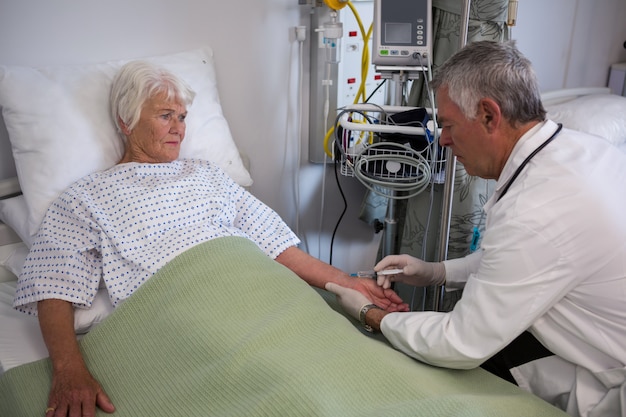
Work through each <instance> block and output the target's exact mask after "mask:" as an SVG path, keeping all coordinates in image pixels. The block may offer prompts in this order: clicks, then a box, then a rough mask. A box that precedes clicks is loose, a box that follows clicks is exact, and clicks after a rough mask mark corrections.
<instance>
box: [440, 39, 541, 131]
mask: <svg viewBox="0 0 626 417" xmlns="http://www.w3.org/2000/svg"><path fill="white" fill-rule="evenodd" d="M432 85H433V88H434V89H435V90H440V89H441V88H444V87H445V88H447V89H448V91H447V93H448V96H449V97H450V100H452V102H454V103H455V104H456V105H457V106H459V108H460V109H461V112H463V114H464V115H465V117H467V118H468V119H474V118H475V117H476V115H477V111H478V104H479V101H480V100H481V99H483V98H490V99H492V100H494V101H496V103H498V105H499V106H500V110H501V112H502V115H503V116H504V118H505V119H507V120H508V121H509V122H510V123H511V124H512V125H514V126H515V125H517V124H518V123H519V124H523V123H527V122H530V121H543V120H544V119H545V117H546V111H545V109H544V107H543V104H542V103H541V93H540V90H539V83H538V82H537V77H536V75H535V71H534V70H533V68H532V64H531V63H530V61H529V60H528V59H527V58H526V57H524V55H522V53H521V52H520V51H519V50H518V49H517V48H516V46H515V41H508V42H493V41H478V42H472V43H469V44H468V45H466V46H465V47H464V48H462V49H461V50H460V51H458V52H457V53H456V54H454V55H453V56H452V57H450V58H449V59H448V60H447V61H446V62H445V63H444V64H443V65H442V66H440V67H439V68H438V69H437V71H436V73H435V77H434V80H433V83H432Z"/></svg>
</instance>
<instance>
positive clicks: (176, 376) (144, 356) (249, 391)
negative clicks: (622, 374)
mask: <svg viewBox="0 0 626 417" xmlns="http://www.w3.org/2000/svg"><path fill="white" fill-rule="evenodd" d="M80 346H81V349H82V351H83V354H84V356H85V358H86V362H87V365H88V367H89V369H90V370H91V371H92V373H93V375H94V376H95V377H96V378H97V379H98V380H99V381H100V382H101V384H102V385H103V387H104V389H105V390H106V391H107V393H108V394H109V396H110V397H111V399H112V400H113V402H114V404H115V405H116V407H117V412H116V413H115V416H117V417H143V416H145V417H148V416H149V417H154V416H167V417H173V416H180V417H192V416H202V417H206V416H220V417H224V416H233V417H241V416H246V417H249V416H269V417H274V416H288V417H297V416H329V417H338V416H355V417H356V416H359V417H362V416H411V417H413V416H437V417H440V416H476V417H486V416H494V417H496V416H497V417H502V416H524V417H528V416H542V417H546V416H562V415H564V414H563V413H562V412H560V411H558V410H556V409H555V408H553V407H552V406H549V405H548V404H547V403H544V402H543V401H541V400H540V399H538V398H536V397H533V396H532V395H530V394H527V393H525V392H523V391H522V390H520V389H518V388H517V387H515V386H513V385H511V384H508V383H506V382H504V381H502V380H500V379H498V378H496V377H493V376H491V375H490V374H488V373H486V372H484V371H482V370H480V369H477V370H473V371H453V370H445V369H439V368H435V367H431V366H428V365H424V364H422V363H419V362H416V361H414V360H412V359H410V358H408V357H407V356H405V355H403V354H401V353H399V352H397V351H395V350H394V349H392V348H390V347H389V346H388V345H387V344H385V343H383V342H381V341H378V340H375V339H372V338H370V337H367V336H365V335H364V334H362V333H361V332H360V331H359V330H358V329H356V328H355V327H354V325H353V324H352V323H351V322H350V321H349V320H347V319H346V318H345V317H344V316H342V315H341V314H339V313H337V312H336V311H334V310H333V309H332V308H329V306H328V304H327V303H326V302H325V301H324V299H323V298H322V297H321V296H320V294H319V293H318V292H316V291H315V290H314V289H312V288H311V287H309V286H308V285H307V284H306V283H304V282H303V281H302V280H300V279H299V278H298V277H296V276H295V275H294V274H293V273H292V272H291V271H289V270H288V269H286V268H284V267H283V266H281V265H280V264H278V263H276V262H274V261H272V260H271V259H269V258H268V257H267V256H265V255H264V254H263V253H262V252H261V251H259V250H258V248H257V247H256V246H255V245H254V244H253V243H251V242H249V241H248V240H245V239H242V238H220V239H216V240H213V241H210V242H207V243H205V244H202V245H199V246H197V247H195V248H193V249H190V250H188V251H187V252H185V253H184V254H182V255H180V256H179V257H178V258H176V259H175V260H173V261H172V262H170V263H169V264H168V265H166V266H165V267H164V268H162V269H161V271H160V272H158V273H157V274H156V275H155V276H154V277H153V278H152V279H150V280H149V281H148V282H146V283H145V284H144V285H143V286H142V287H141V288H139V290H138V291H137V292H136V293H135V294H134V295H133V296H132V297H131V298H130V299H128V300H127V301H126V302H124V303H123V304H122V305H121V306H120V307H118V309H117V310H116V311H115V312H114V313H113V314H112V315H111V316H110V317H109V318H108V319H107V320H105V321H104V322H103V323H101V324H100V325H99V326H98V327H97V328H96V329H94V330H92V331H91V332H90V333H89V334H88V335H86V336H85V337H84V338H83V339H82V340H81V342H80ZM50 378H51V369H50V363H49V361H48V360H47V359H46V360H41V361H38V362H34V363H31V364H27V365H23V366H20V367H17V368H13V369H11V370H10V371H8V372H7V373H6V374H4V375H3V376H2V377H1V378H0V416H3V417H9V416H10V417H21V416H24V417H33V416H39V415H43V414H44V410H45V408H46V405H47V395H48V390H49V386H50ZM98 415H99V416H104V415H106V414H105V413H103V412H99V414H98Z"/></svg>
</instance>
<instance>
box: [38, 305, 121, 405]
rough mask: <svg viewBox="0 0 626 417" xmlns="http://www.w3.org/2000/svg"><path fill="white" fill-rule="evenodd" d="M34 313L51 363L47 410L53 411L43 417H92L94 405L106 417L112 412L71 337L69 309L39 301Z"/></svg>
mask: <svg viewBox="0 0 626 417" xmlns="http://www.w3.org/2000/svg"><path fill="white" fill-rule="evenodd" d="M37 310H38V315H39V325H40V327H41V333H42V335H43V338H44V342H45V343H46V347H47V348H48V353H49V354H50V359H51V361H52V387H51V388H50V395H49V398H48V407H50V408H54V409H55V411H54V412H52V411H50V412H48V413H46V416H47V417H50V416H63V417H65V416H69V415H72V416H73V415H82V416H95V414H96V405H97V406H99V407H100V408H101V409H102V410H103V411H105V412H107V413H112V412H113V411H115V407H114V406H113V403H111V400H109V397H108V396H107V395H106V393H105V392H104V390H103V389H102V387H101V386H100V384H99V383H98V381H96V380H95V379H94V378H93V377H92V376H91V374H90V373H89V370H87V366H86V365H85V362H84V360H83V357H82V354H81V353H80V349H79V347H78V342H77V341H76V335H75V334H74V308H73V307H72V305H71V304H70V303H69V302H67V301H63V300H57V299H49V300H43V301H39V302H38V304H37ZM72 410H73V411H72ZM81 410H82V414H81ZM74 413H76V414H74Z"/></svg>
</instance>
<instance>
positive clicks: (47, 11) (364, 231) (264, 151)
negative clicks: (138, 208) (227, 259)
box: [0, 0, 626, 271]
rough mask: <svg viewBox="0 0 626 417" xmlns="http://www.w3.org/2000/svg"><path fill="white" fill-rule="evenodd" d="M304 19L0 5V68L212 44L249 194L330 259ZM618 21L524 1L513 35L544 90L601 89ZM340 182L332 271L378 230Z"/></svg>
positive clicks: (0, 136)
mask: <svg viewBox="0 0 626 417" xmlns="http://www.w3.org/2000/svg"><path fill="white" fill-rule="evenodd" d="M548 3H549V4H548ZM309 17H310V6H306V5H304V6H302V5H299V4H298V2H297V1H296V0H264V1H247V2H240V1H227V2H225V1H217V0H204V1H196V0H179V1H177V2H171V1H163V0H108V1H106V2H104V1H100V2H96V1H93V0H55V1H54V2H51V1H47V0H0V64H12V65H34V66H39V65H59V64H62V65H65V64H78V63H87V62H98V61H103V60H108V59H121V58H132V57H140V56H145V55H153V54H159V53H171V52H176V51H180V50H184V49H189V48H194V47H197V46H199V45H203V44H209V45H210V46H212V47H213V49H214V51H215V59H216V67H217V76H218V80H219V90H220V95H221V99H222V104H223V108H224V113H225V115H226V117H227V119H228V120H229V122H230V126H231V130H232V132H233V136H234V137H235V140H236V142H237V143H238V145H239V147H240V148H241V150H242V151H243V153H244V154H246V155H248V156H249V157H250V160H251V165H250V167H251V173H252V176H253V178H254V180H255V183H254V185H253V186H252V187H251V189H250V190H251V191H252V192H253V193H254V194H255V195H257V196H258V197H259V198H260V199H261V200H263V201H264V202H265V203H267V204H269V205H270V206H271V207H273V208H274V209H275V210H276V211H277V212H278V213H279V214H281V215H282V216H283V217H284V218H285V220H286V221H287V222H288V223H289V224H290V225H291V226H292V227H293V228H294V229H295V230H297V231H298V232H299V233H300V235H302V236H303V237H304V239H305V242H306V245H305V248H308V250H309V251H310V252H311V253H312V254H313V255H315V256H319V257H320V258H322V259H324V260H328V259H329V255H328V254H329V245H330V239H331V234H332V232H333V230H334V228H335V225H336V222H337V220H338V219H339V217H340V215H341V213H342V211H343V209H344V205H343V201H342V197H341V194H340V191H339V189H338V187H337V185H336V183H335V179H334V176H333V170H332V167H324V166H322V165H316V164H311V163H309V162H308V155H307V148H308V137H307V135H306V133H303V134H302V135H301V136H300V137H299V135H300V133H299V132H308V121H307V120H306V116H303V117H302V118H300V117H299V116H300V115H307V114H308V110H309V109H308V91H307V86H308V79H309V75H308V70H307V69H306V68H308V67H307V65H308V52H309V51H308V40H307V41H305V42H304V43H303V44H302V45H300V44H299V43H298V42H297V41H296V40H295V36H294V30H293V29H294V27H295V26H296V25H300V24H302V25H306V26H307V27H309V22H310V20H309ZM624 21H626V4H624V1H623V0H576V1H573V0H552V1H551V2H545V1H543V0H522V1H521V2H520V5H519V15H518V22H519V23H518V26H516V27H515V28H514V30H513V34H514V37H516V38H517V39H518V40H519V45H520V48H521V49H522V50H523V51H524V52H525V53H526V54H527V55H528V56H529V57H530V58H531V59H532V60H533V62H534V63H535V64H536V66H537V68H538V73H539V78H540V80H541V85H542V88H544V89H555V88H561V87H574V86H586V85H596V86H601V85H605V83H606V79H607V75H608V66H609V64H610V63H612V62H617V61H626V55H625V54H624V50H623V48H622V46H621V43H622V42H624V40H626V27H625V26H624V25H623V24H621V22H624ZM365 24H366V25H368V24H369V22H365ZM607 27H612V28H614V29H611V30H608V31H607V30H605V29H606V28H607ZM574 28H575V29H574ZM607 32H608V33H607ZM308 36H309V35H308ZM301 52H302V61H303V64H304V71H303V73H302V77H300V71H299V62H300V55H301ZM301 85H302V86H303V87H304V92H303V93H302V96H300V93H299V91H298V90H299V87H300V86H301ZM44 93H45V92H42V94H44ZM2 129H3V128H2V126H0V178H6V177H8V176H10V175H14V172H15V171H14V167H11V166H9V164H8V160H9V149H8V147H7V146H6V143H5V141H6V136H5V135H6V132H2ZM298 139H300V141H298ZM298 161H300V164H298V163H297V162H298ZM299 166H300V167H301V169H300V170H299V169H298V167H299ZM296 181H297V182H298V185H297V186H296ZM340 182H341V184H342V186H343V187H342V191H343V192H344V193H345V196H346V201H347V202H348V207H347V211H346V213H345V215H344V219H343V221H342V222H341V224H340V226H339V229H338V233H337V237H336V239H335V245H334V254H333V261H334V264H336V265H337V266H339V267H341V268H343V269H345V270H349V271H353V270H356V269H363V268H367V267H371V266H372V264H373V262H374V259H375V256H376V251H377V247H378V240H379V239H380V234H374V232H373V230H372V228H371V227H370V226H369V225H367V224H365V223H364V222H362V221H360V220H358V218H357V216H358V212H359V209H360V204H361V201H362V196H363V193H364V190H363V187H362V186H361V185H360V184H358V183H357V182H356V180H352V179H349V178H340ZM322 190H324V193H323V192H322ZM322 201H323V202H324V207H325V209H324V212H323V215H321V214H320V212H321V207H322ZM297 202H298V203H297ZM297 219H299V220H297ZM320 227H321V229H320ZM320 230H321V231H322V233H321V234H320Z"/></svg>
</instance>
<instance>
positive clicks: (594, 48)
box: [513, 0, 626, 91]
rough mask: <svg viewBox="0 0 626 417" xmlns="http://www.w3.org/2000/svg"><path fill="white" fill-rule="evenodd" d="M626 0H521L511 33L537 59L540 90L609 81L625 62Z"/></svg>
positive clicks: (535, 62) (600, 83)
mask: <svg viewBox="0 0 626 417" xmlns="http://www.w3.org/2000/svg"><path fill="white" fill-rule="evenodd" d="M624 22H626V2H625V1H624V0H550V1H545V0H521V1H520V2H519V9H518V24H517V26H515V27H514V28H513V38H515V39H517V40H518V46H519V48H520V50H521V51H522V52H524V53H525V54H526V56H528V58H529V59H530V60H531V61H532V62H533V64H534V66H535V69H536V71H537V75H538V77H539V81H540V85H541V88H542V90H544V91H550V90H557V89H560V88H572V87H603V86H606V85H607V81H608V74H609V68H610V66H611V64H613V63H616V62H624V61H626V49H624V42H626V25H625V24H624Z"/></svg>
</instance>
